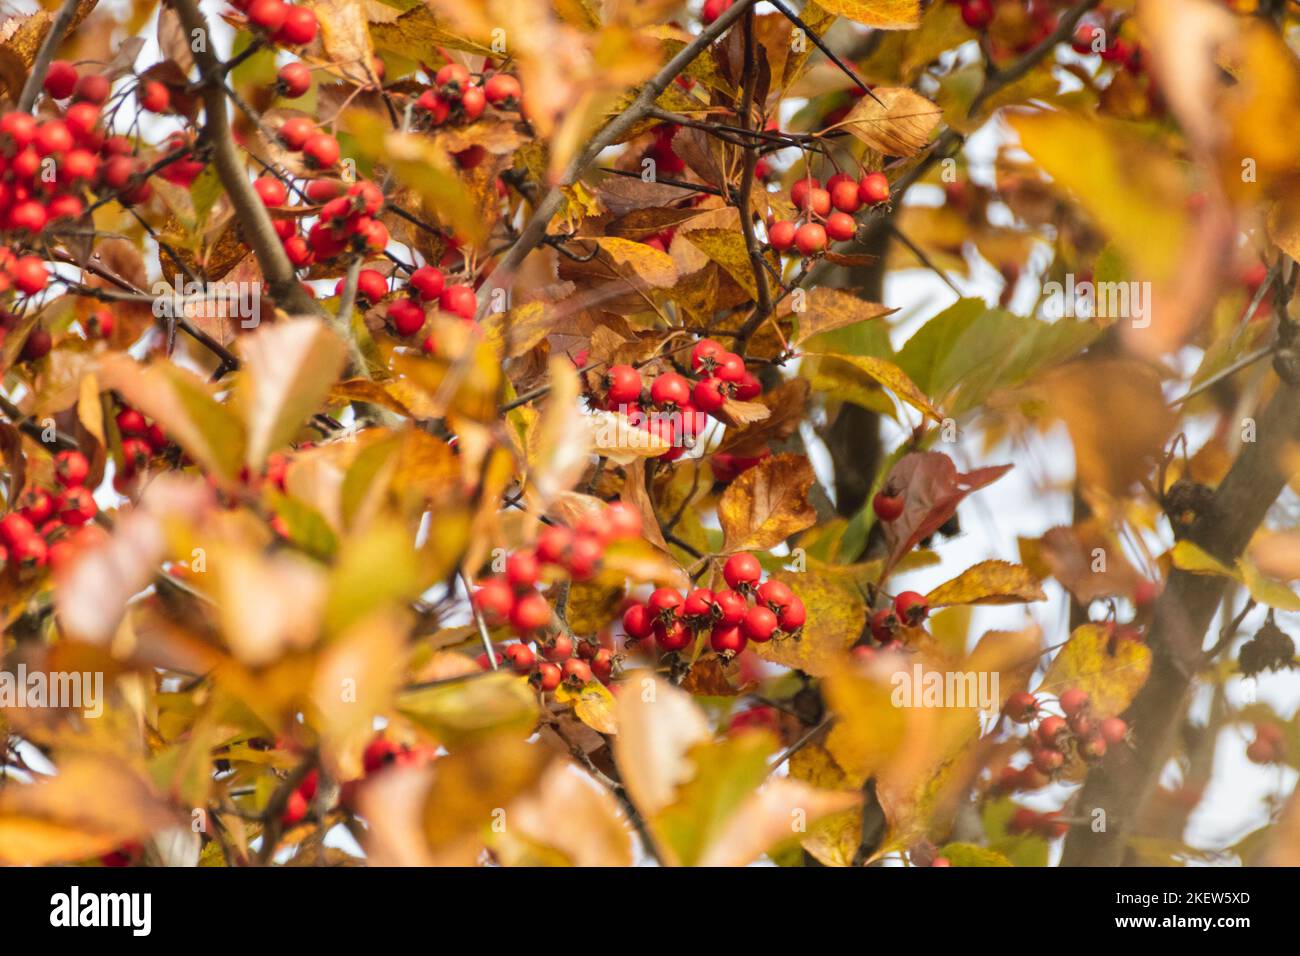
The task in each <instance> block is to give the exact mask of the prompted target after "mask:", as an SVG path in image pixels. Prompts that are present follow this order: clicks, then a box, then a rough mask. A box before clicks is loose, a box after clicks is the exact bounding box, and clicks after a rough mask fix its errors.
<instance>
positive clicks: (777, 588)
mask: <svg viewBox="0 0 1300 956" xmlns="http://www.w3.org/2000/svg"><path fill="white" fill-rule="evenodd" d="M758 600H759V603H761V604H766V605H767V606H768V607H770V608H771V609H772V610H773V611H779V610H780V609H781V608H783V607H786V606H788V605H789V604H790V603H791V602H793V601H794V592H793V591H791V590H790V585H788V584H786V583H785V582H784V581H778V580H776V579H775V578H770V579H769V580H767V581H765V582H763V583H762V584H761V585H759V587H758Z"/></svg>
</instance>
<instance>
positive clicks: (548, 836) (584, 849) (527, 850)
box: [490, 760, 633, 866]
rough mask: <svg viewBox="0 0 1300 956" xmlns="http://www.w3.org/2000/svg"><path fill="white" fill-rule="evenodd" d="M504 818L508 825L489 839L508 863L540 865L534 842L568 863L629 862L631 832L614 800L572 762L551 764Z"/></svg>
mask: <svg viewBox="0 0 1300 956" xmlns="http://www.w3.org/2000/svg"><path fill="white" fill-rule="evenodd" d="M506 819H507V820H509V821H510V825H509V826H508V827H505V828H504V829H503V830H502V831H501V833H499V834H497V833H495V832H494V833H493V835H492V836H491V838H490V842H491V845H492V847H493V850H494V851H495V853H496V855H497V857H498V858H499V859H500V860H501V861H502V863H503V864H504V865H506V866H530V865H538V863H539V860H538V859H537V857H538V855H539V854H538V853H537V850H536V848H538V847H541V848H544V850H545V851H551V852H553V853H558V854H559V855H560V856H561V857H562V858H563V862H564V863H565V864H567V865H570V866H631V865H632V862H633V861H632V835H631V833H630V832H629V830H628V827H627V823H626V821H625V820H624V818H622V817H621V816H619V810H618V803H617V801H615V799H614V796H613V795H612V794H611V793H610V792H609V790H608V789H606V788H604V787H601V786H599V785H597V784H596V783H595V782H593V781H592V780H591V778H590V777H588V776H587V775H586V774H583V773H579V772H577V771H576V767H575V765H574V764H573V763H572V762H570V761H559V760H557V761H555V762H554V763H552V764H551V766H550V767H549V768H548V769H547V771H546V773H544V774H543V775H542V779H541V781H540V783H538V785H537V789H536V792H535V793H528V794H525V795H524V796H522V797H520V798H518V799H517V800H515V802H514V803H512V804H510V806H509V807H508V808H507V810H506Z"/></svg>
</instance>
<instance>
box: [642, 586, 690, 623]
mask: <svg viewBox="0 0 1300 956" xmlns="http://www.w3.org/2000/svg"><path fill="white" fill-rule="evenodd" d="M684 603H686V602H685V600H684V599H683V598H682V596H681V594H680V593H678V592H677V591H675V590H674V589H673V588H657V589H656V590H655V591H654V592H653V593H652V594H651V595H650V599H649V600H648V601H647V602H646V606H647V607H649V608H650V611H651V612H652V613H653V614H654V615H655V616H656V617H668V618H671V617H675V616H676V615H677V614H679V613H680V611H681V607H682V605H683V604H684Z"/></svg>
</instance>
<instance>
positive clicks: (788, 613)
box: [776, 597, 808, 634]
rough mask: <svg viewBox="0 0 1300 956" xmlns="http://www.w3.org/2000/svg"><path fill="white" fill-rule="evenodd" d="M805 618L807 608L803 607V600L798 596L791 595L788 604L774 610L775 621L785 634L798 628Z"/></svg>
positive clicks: (806, 617)
mask: <svg viewBox="0 0 1300 956" xmlns="http://www.w3.org/2000/svg"><path fill="white" fill-rule="evenodd" d="M807 620H808V609H807V608H806V607H804V603H803V600H802V599H800V598H798V597H792V598H791V599H790V603H789V604H787V605H786V606H785V607H783V608H781V609H780V610H779V611H777V612H776V621H777V623H778V624H779V625H780V626H781V630H782V631H784V632H785V633H787V634H793V633H794V632H795V631H797V630H799V628H801V627H803V626H804V623H805V622H806V621H807Z"/></svg>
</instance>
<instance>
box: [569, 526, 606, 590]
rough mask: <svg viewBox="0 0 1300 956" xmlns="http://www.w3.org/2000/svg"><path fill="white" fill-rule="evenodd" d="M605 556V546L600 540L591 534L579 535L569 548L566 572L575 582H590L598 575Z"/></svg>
mask: <svg viewBox="0 0 1300 956" xmlns="http://www.w3.org/2000/svg"><path fill="white" fill-rule="evenodd" d="M604 556H605V545H604V544H603V543H602V542H601V540H600V539H599V538H596V537H594V536H592V535H589V534H580V535H577V536H576V537H575V538H574V539H573V544H572V545H571V546H570V547H569V554H568V558H567V560H566V562H565V570H567V571H568V572H569V576H570V577H571V578H573V580H575V581H589V580H591V578H592V577H593V576H594V575H595V574H596V570H597V569H598V568H599V567H600V560H601V558H603V557H604Z"/></svg>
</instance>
